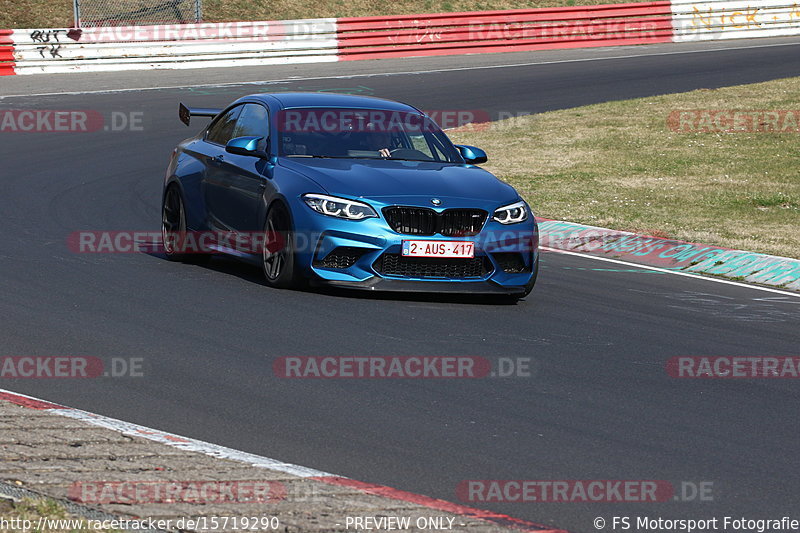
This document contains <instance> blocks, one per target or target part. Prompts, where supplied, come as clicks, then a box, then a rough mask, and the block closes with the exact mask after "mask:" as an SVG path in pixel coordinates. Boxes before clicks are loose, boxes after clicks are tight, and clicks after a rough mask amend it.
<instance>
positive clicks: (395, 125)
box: [278, 108, 463, 163]
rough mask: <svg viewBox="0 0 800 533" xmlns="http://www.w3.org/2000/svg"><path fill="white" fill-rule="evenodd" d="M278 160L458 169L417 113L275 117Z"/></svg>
mask: <svg viewBox="0 0 800 533" xmlns="http://www.w3.org/2000/svg"><path fill="white" fill-rule="evenodd" d="M278 134H279V138H280V143H279V144H280V155H283V156H286V157H324V158H349V159H399V160H406V161H435V162H443V163H463V159H462V158H461V155H460V154H459V153H458V151H457V150H456V148H455V147H454V146H453V143H451V142H450V139H448V138H447V136H446V135H445V134H444V132H442V130H441V129H439V126H437V125H436V123H435V122H434V121H433V120H432V119H431V118H430V117H428V116H426V115H422V114H419V113H407V112H398V111H384V110H375V109H346V108H295V109H285V110H283V111H281V112H280V113H278Z"/></svg>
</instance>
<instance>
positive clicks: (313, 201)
mask: <svg viewBox="0 0 800 533" xmlns="http://www.w3.org/2000/svg"><path fill="white" fill-rule="evenodd" d="M303 200H305V202H306V204H308V207H310V208H311V209H313V210H314V211H316V212H317V213H320V214H323V215H328V216H329V217H336V218H346V219H347V220H363V219H365V218H371V217H377V216H378V214H377V213H376V212H375V210H374V209H372V208H371V207H370V206H369V205H367V204H365V203H363V202H356V201H354V200H346V199H344V198H336V197H335V196H325V195H324V194H304V195H303Z"/></svg>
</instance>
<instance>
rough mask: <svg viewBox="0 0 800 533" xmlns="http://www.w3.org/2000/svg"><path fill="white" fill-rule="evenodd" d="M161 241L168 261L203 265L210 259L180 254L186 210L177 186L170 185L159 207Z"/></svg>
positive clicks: (200, 255)
mask: <svg viewBox="0 0 800 533" xmlns="http://www.w3.org/2000/svg"><path fill="white" fill-rule="evenodd" d="M161 239H162V242H163V243H164V255H166V256H167V259H169V260H170V261H184V262H191V263H204V262H206V261H208V260H209V259H211V256H210V255H208V254H205V253H193V254H187V253H185V252H182V251H181V249H182V248H183V246H182V244H181V243H183V242H184V241H185V239H186V209H185V208H184V206H183V198H181V192H180V190H179V189H178V187H177V186H175V185H171V186H170V187H169V188H168V189H167V192H166V193H165V194H164V203H163V205H162V206H161Z"/></svg>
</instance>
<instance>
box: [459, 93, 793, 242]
mask: <svg viewBox="0 0 800 533" xmlns="http://www.w3.org/2000/svg"><path fill="white" fill-rule="evenodd" d="M681 110H716V111H719V110H726V111H734V110H739V111H756V110H762V111H763V110H780V111H794V113H783V114H781V115H779V116H780V117H781V118H780V119H779V120H778V121H777V126H778V128H779V129H780V128H786V129H787V130H791V129H792V127H793V131H794V132H793V133H789V132H784V133H781V132H776V131H766V130H770V129H774V127H773V124H772V118H774V117H775V116H776V115H774V114H773V115H770V114H760V115H753V116H754V117H755V118H756V121H755V122H756V127H757V128H760V129H761V130H765V131H755V132H752V133H745V132H740V131H735V132H722V131H720V132H703V131H700V130H708V129H716V128H715V127H714V123H713V120H715V119H716V118H719V117H724V116H726V115H720V114H715V113H708V114H703V113H696V112H695V113H692V115H685V116H691V117H697V118H698V119H697V120H691V121H686V122H685V123H684V124H683V126H684V127H683V130H681V131H675V130H674V129H673V128H671V127H670V126H669V125H668V118H669V117H670V114H672V113H673V112H676V114H673V118H675V117H679V116H680V115H677V112H680V111H681ZM798 110H800V78H788V79H783V80H777V81H770V82H766V83H758V84H753V85H742V86H736V87H728V88H722V89H715V90H708V89H701V90H697V91H692V92H689V93H682V94H672V95H666V96H658V97H653V98H642V99H635V100H626V101H619V102H609V103H603V104H597V105H591V106H586V107H580V108H575V109H569V110H563V111H554V112H549V113H542V114H539V115H531V116H527V117H521V118H512V119H508V120H506V121H501V122H497V123H493V124H492V125H491V126H490V127H489V128H487V129H485V130H482V131H481V130H479V129H478V128H474V129H472V130H468V131H457V132H452V133H451V137H452V138H453V139H454V140H455V141H456V142H460V143H464V144H473V145H476V146H479V147H481V148H484V149H485V150H486V151H487V152H488V153H489V163H488V164H486V165H484V166H485V168H486V169H487V170H490V171H492V172H494V173H495V174H497V175H498V176H499V177H501V178H502V179H504V180H506V181H508V182H509V183H511V184H512V185H514V186H515V187H517V188H518V190H519V191H520V193H521V194H523V195H524V196H525V197H526V199H527V200H528V201H529V202H530V204H531V206H532V207H533V208H534V210H535V212H536V214H537V215H539V216H542V217H545V218H554V219H560V220H568V221H572V222H578V223H583V224H590V225H594V226H602V227H609V228H614V229H620V230H628V231H634V232H640V233H646V234H651V235H659V236H662V237H667V236H668V237H670V238H675V239H681V240H687V241H693V242H700V243H704V244H715V245H718V246H724V247H730V248H738V249H743V250H751V251H757V252H763V253H768V254H775V255H781V256H786V257H794V258H800V231H798V230H800V171H798V165H797V158H798V155H797V154H798V150H797V145H798V141H799V140H800V133H798V127H797V122H796V117H797V116H798V115H800V112H798ZM746 116H749V115H747V114H743V115H740V117H746ZM703 117H706V118H709V117H710V118H711V119H712V122H711V123H710V125H711V126H712V128H707V127H704V126H708V125H709V123H708V122H707V121H706V122H703V121H704V120H705V119H704V118H703ZM793 117H794V118H793ZM790 119H791V120H790ZM742 121H743V122H741V123H739V124H738V125H736V128H738V129H742V128H743V125H744V124H746V123H747V124H749V125H752V124H753V123H752V122H747V121H745V119H744V118H743V119H742ZM673 124H674V125H675V126H676V127H678V128H679V129H680V126H681V123H680V121H678V122H677V123H673ZM720 124H721V125H723V126H726V127H723V128H722V129H731V124H732V123H723V122H720ZM690 126H691V127H690ZM693 128H694V129H693Z"/></svg>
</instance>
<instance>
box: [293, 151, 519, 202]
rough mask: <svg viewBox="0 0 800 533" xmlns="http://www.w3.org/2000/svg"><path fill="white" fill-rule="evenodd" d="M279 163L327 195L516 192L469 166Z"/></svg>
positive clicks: (488, 196) (503, 196) (490, 195)
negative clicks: (323, 190) (311, 182)
mask: <svg viewBox="0 0 800 533" xmlns="http://www.w3.org/2000/svg"><path fill="white" fill-rule="evenodd" d="M281 165H283V166H284V167H286V168H288V169H291V170H293V171H295V172H298V173H300V174H303V175H305V176H306V177H308V178H310V179H312V180H314V181H315V182H316V183H318V184H319V185H320V186H321V187H323V188H324V189H325V191H326V192H327V193H328V194H333V195H345V196H356V197H363V198H374V199H377V200H382V199H388V198H401V197H402V198H408V197H412V196H425V197H428V198H430V197H448V198H463V199H467V200H470V199H473V200H481V201H483V202H486V201H487V200H488V201H490V202H498V203H503V202H513V201H515V200H516V199H517V198H518V197H519V195H518V194H517V192H516V191H515V190H514V188H513V187H511V186H510V185H508V184H506V183H503V182H502V181H500V180H499V179H497V178H496V177H495V176H494V175H493V174H491V173H490V172H487V171H485V170H483V169H481V168H478V167H476V166H472V165H454V164H452V163H448V164H443V163H429V162H422V161H399V160H381V159H375V160H371V159H310V158H297V159H295V158H281Z"/></svg>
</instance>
